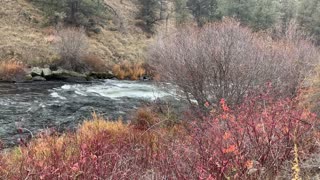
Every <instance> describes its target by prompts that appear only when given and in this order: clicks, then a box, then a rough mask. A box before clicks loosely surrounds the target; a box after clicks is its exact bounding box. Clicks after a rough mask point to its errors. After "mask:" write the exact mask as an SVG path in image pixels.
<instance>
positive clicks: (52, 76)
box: [25, 67, 116, 82]
mask: <svg viewBox="0 0 320 180" xmlns="http://www.w3.org/2000/svg"><path fill="white" fill-rule="evenodd" d="M115 78H116V77H115V76H114V75H113V73H112V72H111V71H108V72H89V73H78V72H75V71H69V70H65V69H61V68H59V69H55V70H51V69H50V68H39V67H34V68H32V69H30V70H29V71H28V73H27V75H26V78H25V81H65V82H84V81H91V80H94V79H115Z"/></svg>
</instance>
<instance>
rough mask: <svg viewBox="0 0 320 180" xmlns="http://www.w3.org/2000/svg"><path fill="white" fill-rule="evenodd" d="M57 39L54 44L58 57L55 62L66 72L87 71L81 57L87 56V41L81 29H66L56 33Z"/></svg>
mask: <svg viewBox="0 0 320 180" xmlns="http://www.w3.org/2000/svg"><path fill="white" fill-rule="evenodd" d="M57 36H58V37H59V38H58V40H57V41H56V43H55V50H56V51H57V53H58V54H59V56H60V60H58V61H57V62H56V65H57V66H60V67H62V68H64V69H67V70H73V71H78V72H84V71H86V70H87V66H86V63H85V62H84V60H83V57H84V56H85V55H87V49H88V40H87V36H86V34H85V31H84V30H83V29H78V28H66V29H62V30H59V31H58V32H57Z"/></svg>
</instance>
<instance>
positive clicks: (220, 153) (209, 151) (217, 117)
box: [189, 93, 316, 179]
mask: <svg viewBox="0 0 320 180" xmlns="http://www.w3.org/2000/svg"><path fill="white" fill-rule="evenodd" d="M220 104H221V110H217V111H218V112H215V111H212V117H210V118H208V119H207V120H205V121H203V122H201V123H198V122H195V123H194V124H193V125H192V126H191V129H192V130H191V131H192V135H191V136H192V147H191V149H194V151H195V152H196V155H195V156H194V159H192V160H191V161H190V162H189V164H194V163H195V164H196V165H195V168H196V169H197V173H198V176H199V177H201V178H210V177H211V178H214V179H216V178H218V179H221V178H232V179H233V178H236V179H242V178H252V179H257V178H258V179H260V178H262V177H264V178H266V177H267V176H269V177H275V176H276V175H277V173H279V172H280V169H281V167H282V165H283V164H284V162H286V161H288V160H291V159H292V156H293V152H292V151H293V148H294V139H295V138H296V143H297V144H298V145H299V146H300V147H303V149H300V153H309V151H312V149H313V148H314V147H313V146H312V143H311V142H312V139H313V138H314V137H313V135H314V134H313V124H314V122H315V120H316V116H315V115H314V114H312V113H310V112H309V111H306V110H303V109H299V107H298V106H297V102H296V101H295V100H291V99H289V98H287V99H276V98H274V97H273V96H271V95H270V94H269V93H264V94H261V95H260V96H257V97H251V98H247V99H245V101H244V102H243V103H242V104H241V105H240V106H239V107H238V108H235V109H234V110H231V109H229V108H228V106H227V104H226V102H225V101H224V99H222V100H221V102H220Z"/></svg>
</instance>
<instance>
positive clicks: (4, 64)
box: [0, 59, 26, 81]
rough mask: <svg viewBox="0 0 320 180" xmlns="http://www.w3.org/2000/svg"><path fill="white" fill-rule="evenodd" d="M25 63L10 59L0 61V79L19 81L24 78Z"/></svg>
mask: <svg viewBox="0 0 320 180" xmlns="http://www.w3.org/2000/svg"><path fill="white" fill-rule="evenodd" d="M25 74H26V72H25V65H24V64H23V63H22V62H20V61H17V60H14V59H11V60H6V61H0V80H2V81H19V80H23V79H24V78H25Z"/></svg>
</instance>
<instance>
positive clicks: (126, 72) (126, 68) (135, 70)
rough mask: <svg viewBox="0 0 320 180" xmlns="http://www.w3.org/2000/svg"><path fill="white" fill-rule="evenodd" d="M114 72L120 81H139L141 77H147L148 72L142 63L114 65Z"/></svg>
mask: <svg viewBox="0 0 320 180" xmlns="http://www.w3.org/2000/svg"><path fill="white" fill-rule="evenodd" d="M112 72H113V74H114V75H115V76H116V77H117V78H118V79H131V80H138V79H139V78H140V77H142V76H143V75H145V73H146V70H145V69H144V67H143V64H142V63H130V62H128V61H125V62H123V63H120V64H116V65H114V66H113V68H112Z"/></svg>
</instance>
